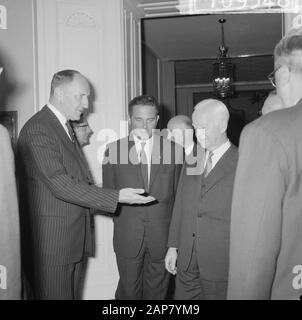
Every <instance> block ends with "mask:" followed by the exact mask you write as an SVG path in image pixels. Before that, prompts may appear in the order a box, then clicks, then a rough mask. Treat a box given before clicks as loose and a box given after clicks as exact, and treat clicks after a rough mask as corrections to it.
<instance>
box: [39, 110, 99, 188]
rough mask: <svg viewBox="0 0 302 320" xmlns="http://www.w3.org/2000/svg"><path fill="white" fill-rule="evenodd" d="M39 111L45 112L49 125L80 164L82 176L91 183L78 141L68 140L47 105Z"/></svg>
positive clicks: (89, 173)
mask: <svg viewBox="0 0 302 320" xmlns="http://www.w3.org/2000/svg"><path fill="white" fill-rule="evenodd" d="M41 111H42V112H44V113H45V116H46V117H47V118H48V119H49V123H50V125H51V126H52V128H53V129H54V131H55V132H56V133H57V134H58V136H59V137H60V138H61V139H62V141H63V143H64V145H65V146H66V147H67V148H68V149H69V150H70V151H71V152H72V153H73V154H74V156H75V159H77V161H78V162H79V164H80V168H81V171H82V173H83V175H84V177H85V178H87V180H89V182H91V183H92V182H93V178H92V175H91V172H90V170H89V167H88V164H87V161H86V158H85V156H84V154H83V151H82V150H81V147H80V146H79V144H78V142H77V141H76V142H75V143H76V144H77V145H75V144H74V143H73V142H72V141H71V140H70V138H69V136H68V135H67V133H66V131H65V130H64V128H63V127H62V125H61V123H60V121H59V120H58V118H57V117H56V116H55V114H54V113H53V112H52V111H51V110H50V109H49V108H48V107H47V106H44V108H43V109H42V110H41Z"/></svg>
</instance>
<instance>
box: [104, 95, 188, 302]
mask: <svg viewBox="0 0 302 320" xmlns="http://www.w3.org/2000/svg"><path fill="white" fill-rule="evenodd" d="M158 108H159V106H158V103H157V101H156V100H155V99H154V98H153V97H151V96H148V95H143V96H138V97H136V98H134V99H132V100H131V101H130V102H129V105H128V111H129V127H130V131H131V132H130V135H129V136H128V137H126V138H124V139H121V140H119V141H117V142H114V143H112V144H110V145H109V147H108V149H107V153H106V158H107V161H106V163H104V165H103V186H104V187H106V188H123V187H124V186H126V185H127V186H131V187H133V188H143V187H144V188H145V190H146V191H147V192H148V194H149V195H151V196H153V197H154V198H155V199H156V201H155V202H153V203H150V204H149V205H139V206H135V207H133V206H132V207H130V206H127V205H122V206H120V208H119V209H120V210H119V211H118V212H117V214H116V215H115V216H114V218H113V221H114V239H113V245H114V251H115V254H116V259H117V265H118V270H119V276H120V279H119V283H118V287H117V290H116V299H127V300H128V299H129V300H132V299H134V300H141V299H145V300H151V299H152V300H162V299H165V297H166V294H167V290H168V285H169V274H168V273H167V272H166V270H165V263H164V258H165V253H166V249H167V238H168V231H169V224H170V219H171V214H172V208H173V203H174V197H175V193H176V188H177V184H178V177H179V173H180V170H181V163H182V154H183V150H182V148H181V147H180V146H178V145H176V144H174V143H173V142H170V141H168V140H166V139H164V138H163V137H160V136H158V135H156V134H153V130H154V129H155V128H156V125H157V122H158V119H159V116H158ZM178 157H179V159H180V161H179V162H178ZM177 162H178V163H180V164H177Z"/></svg>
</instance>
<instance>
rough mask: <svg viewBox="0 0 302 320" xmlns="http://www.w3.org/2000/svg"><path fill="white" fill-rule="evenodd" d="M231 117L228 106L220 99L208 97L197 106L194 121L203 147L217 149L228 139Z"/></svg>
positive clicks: (197, 135)
mask: <svg viewBox="0 0 302 320" xmlns="http://www.w3.org/2000/svg"><path fill="white" fill-rule="evenodd" d="M229 117H230V115H229V111H228V109H227V107H226V106H225V104H224V103H222V102H221V101H219V100H215V99H206V100H203V101H201V102H199V103H198V104H197V105H196V106H195V108H194V112H193V115H192V123H193V127H194V128H195V130H196V137H197V139H198V141H199V143H200V144H201V146H202V147H203V148H206V149H209V150H215V149H216V148H218V147H219V146H220V145H221V144H223V143H224V142H226V141H227V136H226V130H227V127H228V121H229Z"/></svg>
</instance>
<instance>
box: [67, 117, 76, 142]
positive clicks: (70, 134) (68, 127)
mask: <svg viewBox="0 0 302 320" xmlns="http://www.w3.org/2000/svg"><path fill="white" fill-rule="evenodd" d="M66 127H67V129H68V133H69V137H70V139H71V141H72V142H73V143H74V142H75V136H74V131H73V129H72V126H71V124H70V122H69V121H66Z"/></svg>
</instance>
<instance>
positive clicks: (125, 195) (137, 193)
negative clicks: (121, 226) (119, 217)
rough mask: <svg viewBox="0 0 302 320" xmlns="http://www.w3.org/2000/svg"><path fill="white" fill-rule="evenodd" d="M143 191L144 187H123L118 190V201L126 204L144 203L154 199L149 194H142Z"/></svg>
mask: <svg viewBox="0 0 302 320" xmlns="http://www.w3.org/2000/svg"><path fill="white" fill-rule="evenodd" d="M144 192H145V190H144V189H133V188H125V189H121V190H120V194H119V200H118V201H119V202H120V203H127V204H145V203H149V202H152V201H155V200H156V199H155V198H154V197H151V196H142V195H141V194H143V193H144Z"/></svg>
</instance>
